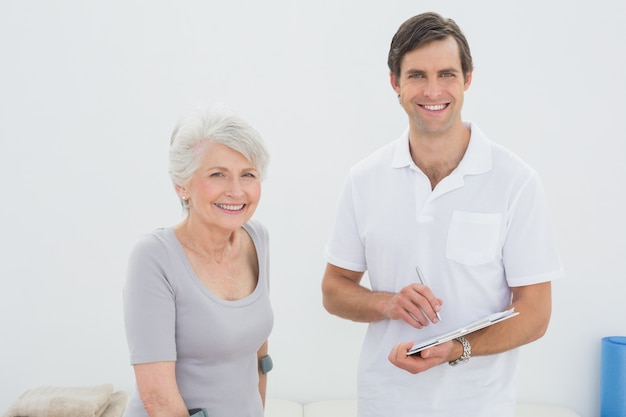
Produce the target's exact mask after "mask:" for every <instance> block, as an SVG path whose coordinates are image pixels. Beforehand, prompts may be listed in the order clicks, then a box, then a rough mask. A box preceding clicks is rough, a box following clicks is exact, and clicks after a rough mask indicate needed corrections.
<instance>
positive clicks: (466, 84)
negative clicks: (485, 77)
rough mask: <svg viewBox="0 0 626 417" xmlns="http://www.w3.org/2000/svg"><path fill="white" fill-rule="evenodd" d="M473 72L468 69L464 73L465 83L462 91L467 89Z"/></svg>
mask: <svg viewBox="0 0 626 417" xmlns="http://www.w3.org/2000/svg"><path fill="white" fill-rule="evenodd" d="M473 73H474V72H473V71H470V72H468V73H467V74H465V85H464V87H463V91H467V89H468V88H469V87H470V84H471V83H472V74H473Z"/></svg>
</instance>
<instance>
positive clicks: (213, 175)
mask: <svg viewBox="0 0 626 417" xmlns="http://www.w3.org/2000/svg"><path fill="white" fill-rule="evenodd" d="M223 176H224V174H222V173H221V172H214V173H212V174H211V177H223Z"/></svg>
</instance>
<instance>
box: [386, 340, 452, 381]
mask: <svg viewBox="0 0 626 417" xmlns="http://www.w3.org/2000/svg"><path fill="white" fill-rule="evenodd" d="M454 343H455V342H454V341H453V340H451V341H449V342H446V343H442V344H440V345H437V346H433V347H431V348H428V349H424V350H422V351H421V352H420V353H419V354H416V355H410V356H409V355H407V354H406V352H407V351H408V350H409V349H410V348H411V347H412V346H413V342H406V343H399V344H397V345H396V346H395V347H394V348H393V349H392V350H391V353H389V361H390V362H391V363H392V364H394V365H395V366H397V367H398V368H400V369H404V370H405V371H408V372H410V373H412V374H418V373H420V372H424V371H427V370H429V369H430V368H432V367H434V366H437V365H440V364H442V363H445V362H449V361H450V360H452V359H450V358H454V357H455V355H456V352H455V345H454ZM457 344H459V343H458V342H457ZM459 345H460V344H459ZM461 354H462V351H461V353H459V354H458V356H457V357H460V356H461Z"/></svg>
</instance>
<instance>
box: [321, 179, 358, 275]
mask: <svg viewBox="0 0 626 417" xmlns="http://www.w3.org/2000/svg"><path fill="white" fill-rule="evenodd" d="M324 255H325V258H326V261H327V262H328V263H330V264H332V265H335V266H338V267H340V268H344V269H349V270H351V271H357V272H363V271H365V270H367V261H366V258H365V245H364V244H363V241H362V239H361V236H360V233H359V227H358V222H357V217H356V212H355V203H354V195H353V182H352V176H351V175H348V178H347V179H346V182H345V184H344V188H343V192H342V194H341V196H340V198H339V204H338V207H337V214H336V218H335V224H334V227H333V230H332V232H331V235H330V238H329V240H328V242H327V244H326V249H325V252H324Z"/></svg>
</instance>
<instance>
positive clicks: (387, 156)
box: [350, 138, 403, 175]
mask: <svg viewBox="0 0 626 417" xmlns="http://www.w3.org/2000/svg"><path fill="white" fill-rule="evenodd" d="M402 140H403V138H397V139H395V140H393V141H391V142H389V143H387V144H385V145H383V146H381V147H379V148H378V149H376V150H374V151H373V152H372V153H370V154H369V155H367V156H366V157H365V158H363V159H361V160H360V161H359V162H357V163H356V164H354V165H353V166H352V168H351V170H350V172H351V174H352V175H364V174H367V173H370V172H373V171H377V170H378V169H384V168H386V167H391V164H392V161H393V158H394V155H395V153H396V150H397V148H398V146H400V145H401V142H402Z"/></svg>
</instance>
